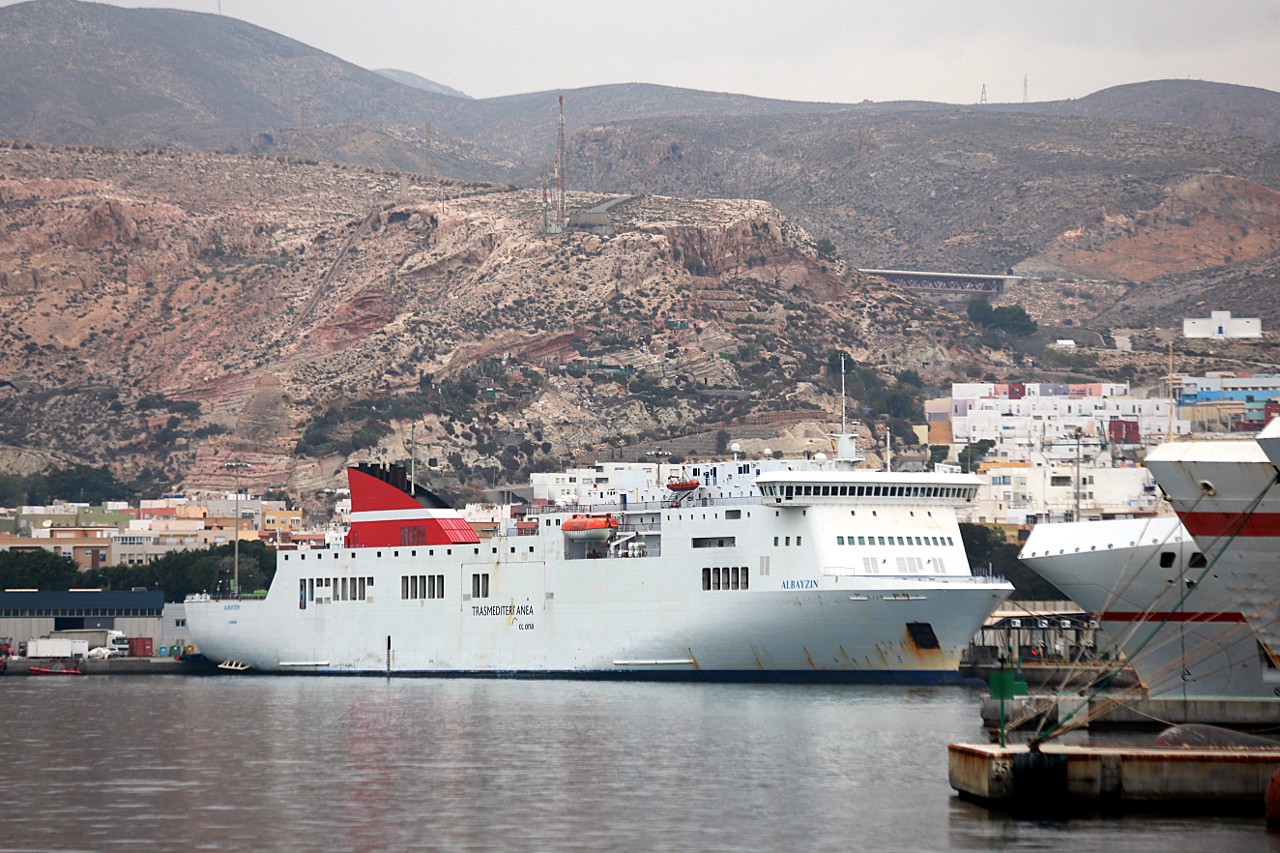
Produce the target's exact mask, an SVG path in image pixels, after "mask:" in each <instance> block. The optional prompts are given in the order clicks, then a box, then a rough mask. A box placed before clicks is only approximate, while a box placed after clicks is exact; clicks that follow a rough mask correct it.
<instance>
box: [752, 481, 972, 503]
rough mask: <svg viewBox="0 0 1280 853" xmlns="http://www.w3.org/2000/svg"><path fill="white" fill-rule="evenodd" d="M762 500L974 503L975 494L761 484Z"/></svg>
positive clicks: (965, 489) (963, 489) (966, 489)
mask: <svg viewBox="0 0 1280 853" xmlns="http://www.w3.org/2000/svg"><path fill="white" fill-rule="evenodd" d="M760 491H761V492H763V493H764V495H765V497H770V498H781V497H786V498H790V497H805V498H808V497H814V498H817V497H823V498H826V497H833V498H835V497H840V498H844V497H848V498H855V497H856V498H864V497H865V498H964V499H966V500H973V496H974V494H975V493H976V492H977V490H976V489H975V488H972V487H970V486H796V485H773V484H768V485H763V486H761V487H760Z"/></svg>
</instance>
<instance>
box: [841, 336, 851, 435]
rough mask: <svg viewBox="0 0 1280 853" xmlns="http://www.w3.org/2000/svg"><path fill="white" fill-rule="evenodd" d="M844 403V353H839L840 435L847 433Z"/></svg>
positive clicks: (847, 424)
mask: <svg viewBox="0 0 1280 853" xmlns="http://www.w3.org/2000/svg"><path fill="white" fill-rule="evenodd" d="M845 403H846V399H845V395H844V353H840V432H842V433H848V432H849V423H848V419H847V412H846V410H845Z"/></svg>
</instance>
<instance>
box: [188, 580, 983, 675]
mask: <svg viewBox="0 0 1280 853" xmlns="http://www.w3.org/2000/svg"><path fill="white" fill-rule="evenodd" d="M643 562H646V561H644V560H625V559H624V560H595V561H590V565H589V566H585V567H565V566H561V567H559V571H558V572H557V573H556V574H558V575H559V577H558V578H557V580H558V583H555V584H553V585H547V584H546V582H545V580H546V578H547V577H548V574H549V573H548V572H547V570H546V569H545V567H543V566H505V567H504V570H503V572H502V573H501V575H502V579H501V582H500V584H499V581H498V580H497V579H496V578H495V579H494V581H493V583H494V586H495V594H494V595H493V596H491V597H490V598H489V599H486V600H484V602H481V601H479V600H475V599H473V600H469V601H461V600H455V601H452V602H450V601H448V600H442V601H430V600H427V601H401V600H399V599H398V598H396V599H393V600H392V601H390V602H385V603H384V602H383V601H382V599H381V595H382V593H381V588H382V587H383V584H382V583H381V578H377V579H375V584H374V586H373V589H376V590H378V593H377V595H375V596H373V597H372V600H369V598H368V597H366V600H364V601H338V602H327V603H324V604H314V603H311V604H309V607H308V608H307V609H306V610H303V609H300V608H299V607H298V603H297V601H296V600H288V601H273V600H271V596H270V595H269V596H268V598H267V599H263V600H241V601H231V600H220V599H208V600H189V601H188V602H187V605H186V607H187V624H188V627H189V628H190V630H191V631H192V634H193V636H194V637H196V638H197V640H198V643H199V646H200V650H201V652H203V653H204V654H205V655H206V656H207V657H209V658H211V659H213V660H215V661H224V660H235V661H241V662H244V663H247V664H249V665H250V666H251V667H252V668H253V669H255V670H257V671H261V672H289V673H302V674H322V675H358V674H367V675H374V674H376V675H409V676H413V675H433V676H490V677H503V676H520V677H539V676H543V677H574V678H634V679H664V680H733V681H844V682H862V683H901V684H927V683H955V682H958V681H959V676H958V674H957V669H958V666H959V661H960V654H961V652H962V650H963V649H964V648H966V647H967V646H968V644H969V642H970V640H971V639H972V636H973V634H974V632H975V630H976V629H977V627H978V626H980V625H981V623H982V621H983V619H984V618H985V617H986V616H987V614H989V613H990V612H991V610H992V609H994V608H995V606H996V605H997V604H998V603H999V602H1000V601H1001V600H1003V598H1004V597H1005V596H1006V595H1007V593H1008V587H1007V585H1005V584H1003V583H999V582H984V581H982V580H979V579H963V580H961V579H956V580H953V581H949V582H946V583H945V584H944V585H938V584H934V583H930V582H929V581H928V580H926V579H920V578H912V579H899V580H898V581H897V582H894V581H893V579H889V578H884V579H881V581H882V582H880V583H875V584H871V585H868V584H856V583H852V582H849V581H848V579H846V578H841V577H839V576H835V577H823V578H820V579H816V580H815V586H819V585H821V584H823V583H824V582H825V584H826V585H827V587H828V588H827V589H821V588H818V589H808V590H806V589H798V588H797V589H781V588H774V589H759V590H757V589H748V590H741V589H738V590H718V591H712V592H705V591H702V590H701V589H693V590H691V591H690V592H688V593H680V592H677V591H674V590H672V586H673V584H668V583H664V582H663V579H662V577H661V576H660V575H661V574H662V572H661V570H658V571H652V570H648V571H646V570H645V569H650V568H651V567H644V568H642V567H641V566H639V565H638V564H640V563H643ZM381 568H382V569H384V570H385V569H387V568H390V569H391V570H392V571H393V572H398V569H396V568H395V567H394V566H383V567H381ZM489 568H492V567H489ZM414 570H415V571H418V570H422V571H429V570H430V569H423V568H422V567H421V565H417V566H415V569H414ZM458 574H459V575H462V574H465V575H470V574H472V571H471V567H467V568H465V569H462V570H460V572H459V573H458ZM494 574H497V573H494ZM682 574H684V575H685V576H686V580H687V579H688V578H696V577H697V572H696V570H693V571H689V572H684V573H682ZM575 575H576V576H577V577H575ZM388 580H389V581H391V580H392V578H390V577H388ZM459 582H460V583H461V582H464V579H463V578H461V577H459ZM783 583H791V582H790V581H785V582H784V581H779V582H778V583H777V584H776V586H778V587H781V585H782V584H783ZM795 583H796V584H797V586H799V585H800V582H799V581H796V582H795ZM499 585H501V586H502V587H503V589H504V590H505V591H506V595H504V596H503V597H501V598H499V597H498V595H497V593H496V587H497V586H499ZM387 586H394V583H388V584H387ZM448 587H449V584H448V582H446V589H447V588H448ZM604 590H610V592H609V594H605V593H604ZM273 594H274V593H273ZM610 600H612V601H613V603H612V604H611V603H610ZM316 610H327V611H328V612H325V613H321V614H317V613H316V612H315V611H316ZM922 626H927V630H926V628H924V627H922ZM913 630H914V631H915V632H916V634H915V635H913V633H912V632H913ZM930 633H931V634H932V637H930V636H929V634H930ZM921 635H923V636H921ZM931 645H936V648H930V647H929V646H931Z"/></svg>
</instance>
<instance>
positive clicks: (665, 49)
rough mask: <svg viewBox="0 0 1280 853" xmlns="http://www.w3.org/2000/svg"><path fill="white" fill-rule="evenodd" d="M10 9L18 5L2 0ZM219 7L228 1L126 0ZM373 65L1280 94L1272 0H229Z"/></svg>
mask: <svg viewBox="0 0 1280 853" xmlns="http://www.w3.org/2000/svg"><path fill="white" fill-rule="evenodd" d="M0 2H4V4H5V5H8V0H0ZM115 5H119V6H159V7H168V8H179V9H187V10H191V11H200V12H211V13H212V12H216V11H217V10H218V8H219V2H218V0H167V2H165V1H164V0H116V2H115ZM221 9H222V14H224V15H230V16H234V17H237V18H241V19H242V20H245V21H248V22H250V23H253V24H257V25H259V26H262V27H266V28H267V29H271V30H275V31H276V32H279V33H282V34H284V35H287V36H289V37H291V38H295V39H298V40H299V41H302V42H305V43H307V44H309V45H312V46H313V47H317V48H320V49H321V50H325V51H328V52H330V53H333V54H336V55H337V56H340V57H342V58H343V59H346V60H348V61H350V62H354V63H355V64H357V65H361V66H364V67H365V68H386V67H389V68H400V69H403V70H406V71H412V72H414V73H416V74H420V75H422V76H423V77H426V78H428V79H431V80H434V81H436V82H438V83H443V84H445V85H447V86H452V87H453V88H455V89H460V90H462V91H464V92H466V93H467V94H469V95H472V96H474V97H492V96H495V95H510V94H516V93H520V92H533V91H542V90H547V89H557V88H565V89H569V88H577V87H581V86H591V85H595V84H601V83H630V82H645V83H661V84H666V85H671V86H684V87H688V88H693V89H705V90H712V91H724V92H740V93H744V94H750V95H760V96H766V97H775V98H788V99H793V100H812V101H841V102H855V101H861V100H863V99H871V100H877V101H883V100H898V99H921V100H937V101H948V102H953V103H972V102H975V101H977V100H978V96H979V94H980V92H981V89H982V86H983V84H986V87H987V97H988V99H989V100H991V101H993V102H994V101H1020V100H1022V94H1023V77H1024V75H1025V76H1026V78H1027V80H1028V89H1029V94H1030V99H1031V100H1054V99H1059V98H1074V97H1080V96H1082V95H1086V94H1088V93H1090V92H1093V91H1096V90H1098V89H1103V88H1106V87H1108V86H1114V85H1117V84H1120V83H1131V82H1137V81H1140V80H1153V79H1162V78H1170V77H1179V78H1185V77H1190V78H1193V79H1201V80H1214V81H1218V82H1223V83H1239V84H1244V85H1249V86H1261V87H1263V88H1267V89H1272V90H1280V2H1277V0H1159V2H1156V0H1103V2H1098V0H1059V2H1041V0H1007V2H1004V0H992V1H991V2H985V0H970V2H962V0H948V1H944V0H919V1H918V2H917V1H916V0H899V1H897V2H895V0H873V1H872V0H868V2H863V0H846V2H835V0H702V2H699V0H630V2H627V3H620V2H611V0H594V2H593V0H573V2H565V0H538V2H516V0H450V1H449V2H436V0H221Z"/></svg>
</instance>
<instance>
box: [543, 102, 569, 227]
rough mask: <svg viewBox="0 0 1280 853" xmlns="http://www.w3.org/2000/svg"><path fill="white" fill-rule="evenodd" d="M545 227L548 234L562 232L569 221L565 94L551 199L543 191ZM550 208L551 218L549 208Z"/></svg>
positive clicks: (552, 162)
mask: <svg viewBox="0 0 1280 853" xmlns="http://www.w3.org/2000/svg"><path fill="white" fill-rule="evenodd" d="M542 207H543V221H544V223H543V228H544V230H545V231H546V232H547V233H548V234H560V233H562V232H563V231H564V228H565V224H566V223H567V222H568V221H569V218H568V215H567V212H566V204H565V199H564V95H561V96H560V123H559V127H558V129H557V131H556V154H555V157H554V158H552V160H551V200H550V204H548V203H547V197H546V191H545V190H544V191H543V205H542ZM548 208H550V220H551V221H549V222H548V221H546V220H547V209H548Z"/></svg>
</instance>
